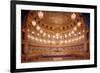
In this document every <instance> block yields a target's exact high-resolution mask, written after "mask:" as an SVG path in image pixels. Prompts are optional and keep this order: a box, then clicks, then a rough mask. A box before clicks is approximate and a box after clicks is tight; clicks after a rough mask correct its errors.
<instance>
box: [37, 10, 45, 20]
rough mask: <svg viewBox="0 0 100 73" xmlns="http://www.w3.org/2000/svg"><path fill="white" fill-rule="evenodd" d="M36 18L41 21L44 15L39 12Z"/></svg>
mask: <svg viewBox="0 0 100 73" xmlns="http://www.w3.org/2000/svg"><path fill="white" fill-rule="evenodd" d="M38 17H39V18H40V19H42V18H43V17H44V14H43V12H42V11H39V12H38Z"/></svg>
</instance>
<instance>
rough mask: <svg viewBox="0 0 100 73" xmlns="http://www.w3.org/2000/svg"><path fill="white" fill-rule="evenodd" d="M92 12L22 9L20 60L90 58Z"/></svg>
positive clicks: (39, 60) (23, 61) (38, 60)
mask: <svg viewBox="0 0 100 73" xmlns="http://www.w3.org/2000/svg"><path fill="white" fill-rule="evenodd" d="M89 41H90V15H89V13H78V12H59V11H57V12H56V11H38V10H21V62H22V63H25V62H43V61H63V60H66V61H67V60H68V61H69V60H86V59H90V47H89V46H90V45H89V44H90V42H89Z"/></svg>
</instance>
